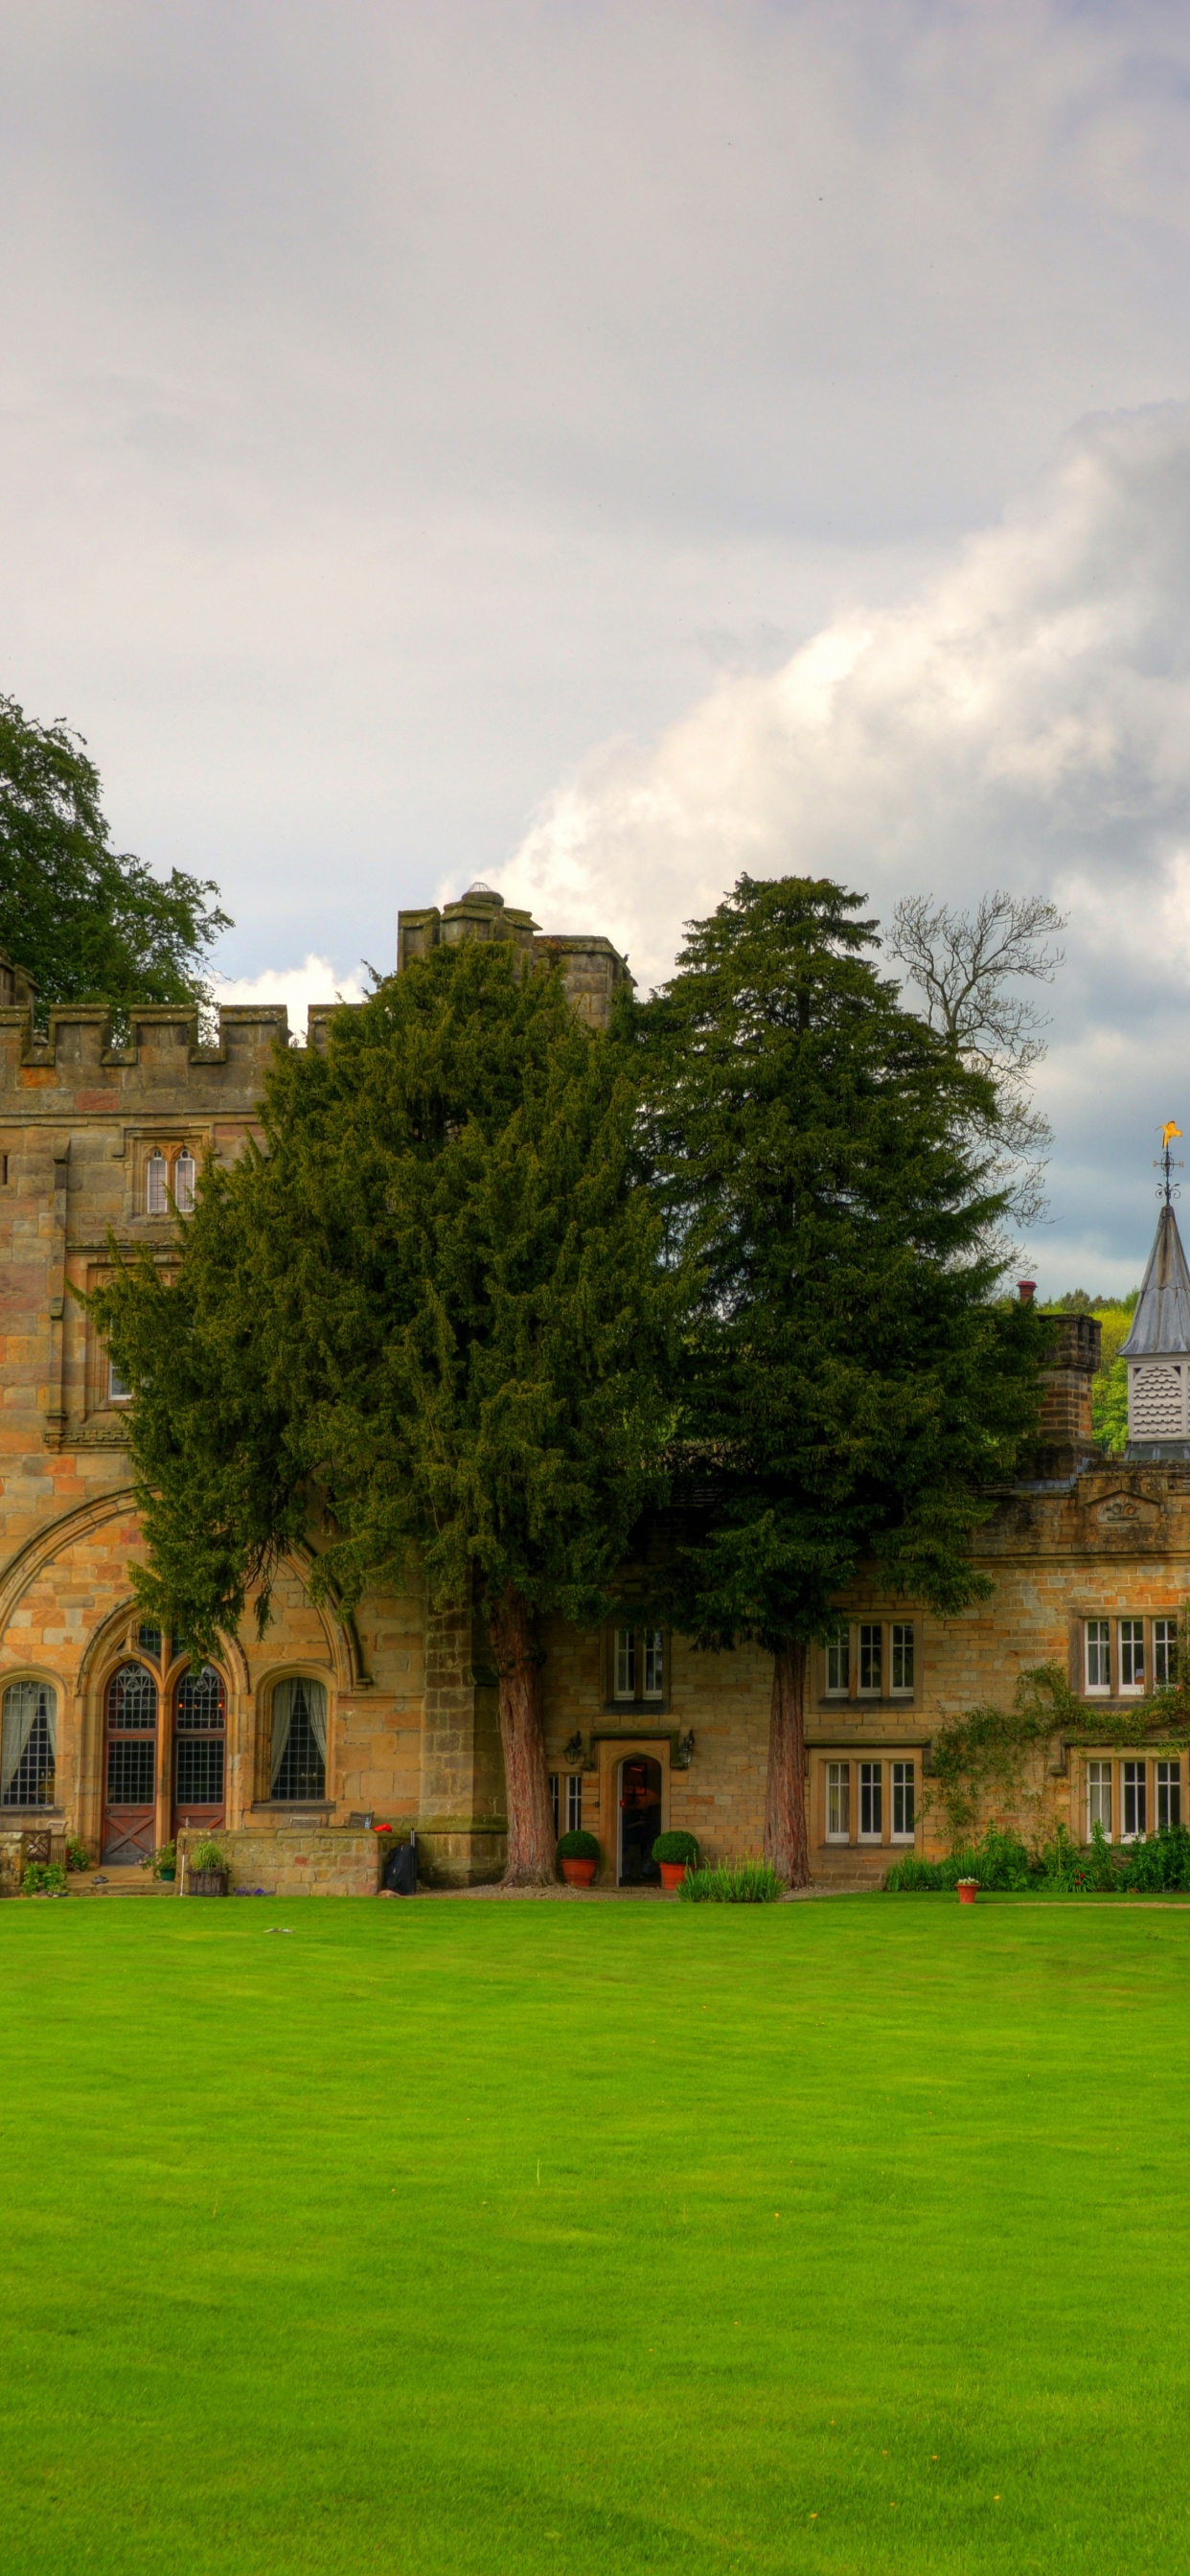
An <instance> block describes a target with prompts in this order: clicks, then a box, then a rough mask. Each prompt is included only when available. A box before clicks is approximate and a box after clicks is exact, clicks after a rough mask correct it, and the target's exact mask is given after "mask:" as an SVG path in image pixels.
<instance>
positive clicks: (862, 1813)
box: [859, 1762, 884, 1843]
mask: <svg viewBox="0 0 1190 2576" xmlns="http://www.w3.org/2000/svg"><path fill="white" fill-rule="evenodd" d="M883 1835H884V1778H883V1764H882V1763H879V1762H861V1764H860V1766H859V1838H860V1841H861V1843H878V1842H880V1841H882V1839H883Z"/></svg>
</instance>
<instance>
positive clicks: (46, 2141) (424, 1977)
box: [0, 1897, 1190, 2576]
mask: <svg viewBox="0 0 1190 2576" xmlns="http://www.w3.org/2000/svg"><path fill="white" fill-rule="evenodd" d="M274 1924H276V1925H281V1924H287V1925H291V1926H292V1930H291V1931H290V1932H289V1933H288V1934H287V1935H286V1934H281V1933H279V1932H273V1931H271V1930H270V1926H271V1925H274ZM0 2034H2V2056H0V2067H2V2070H3V2071H2V2076H0V2085H2V2093H0V2136H2V2155H3V2169H4V2172H5V2175H6V2177H7V2214H6V2220H5V2229H4V2235H5V2244H4V2262H3V2293H2V2296H3V2307H2V2309H0V2337H2V2351H0V2471H2V2473H3V2482H4V2483H3V2494H4V2503H3V2507H2V2508H0V2560H2V2563H3V2567H4V2570H5V2576H29V2572H30V2571H34V2570H36V2571H38V2576H41V2571H42V2570H50V2569H53V2570H54V2571H55V2576H57V2571H61V2570H68V2569H72V2568H75V2567H78V2568H84V2569H87V2570H92V2571H96V2576H99V2571H103V2576H107V2572H108V2571H110V2572H111V2576H141V2571H148V2570H152V2571H154V2576H155V2571H157V2570H161V2571H163V2576H164V2571H167V2570H168V2571H169V2576H256V2571H268V2576H306V2571H311V2576H313V2571H316V2570H317V2571H328V2576H330V2572H331V2571H333V2576H338V2571H340V2570H341V2571H344V2576H348V2571H350V2576H369V2571H372V2570H384V2571H389V2570H392V2571H393V2576H397V2571H401V2576H405V2571H411V2576H431V2571H432V2576H439V2571H442V2576H447V2571H449V2576H472V2571H475V2576H480V2571H483V2576H506V2571H507V2576H520V2572H521V2571H522V2570H523V2571H530V2570H532V2571H534V2576H535V2571H537V2570H539V2569H542V2570H546V2569H548V2570H552V2571H558V2572H559V2576H563V2572H564V2576H570V2572H571V2571H573V2576H586V2571H588V2570H599V2571H602V2570H607V2571H609V2576H610V2571H615V2576H632V2571H635V2570H637V2569H645V2568H648V2569H657V2570H669V2569H682V2570H692V2571H698V2576H702V2571H704V2570H706V2571H711V2570H714V2571H720V2570H726V2569H741V2570H752V2569H756V2570H765V2571H768V2570H772V2571H780V2576H785V2571H788V2570H801V2569H807V2570H814V2571H846V2576H881V2571H883V2570H885V2569H892V2568H895V2569H898V2570H904V2571H906V2576H926V2572H927V2571H934V2570H947V2571H949V2570H952V2569H962V2570H964V2571H971V2576H976V2571H980V2576H983V2571H987V2570H995V2571H1003V2576H1021V2571H1026V2570H1034V2569H1036V2570H1038V2571H1044V2576H1061V2572H1062V2571H1064V2570H1073V2569H1077V2570H1079V2571H1080V2576H1084V2571H1085V2576H1115V2571H1117V2570H1119V2571H1125V2570H1127V2571H1129V2576H1136V2571H1141V2570H1148V2569H1153V2570H1158V2569H1159V2570H1161V2571H1162V2576H1170V2572H1171V2571H1176V2570H1177V2569H1179V2568H1181V2567H1184V2566H1185V2565H1186V2563H1187V2557H1188V2554H1190V2506H1188V2503H1187V2493H1186V2490H1187V2472H1186V2446H1187V2426H1188V2421H1190V2403H1188V2402H1190V2358H1188V2336H1187V2326H1188V2323H1190V2170H1188V2162H1187V2141H1188V2137H1190V2047H1188V2042H1190V1912H1187V1911H1179V1910H1173V1909H1171V1910H1164V1909H1159V1908H1156V1907H1152V1908H1146V1907H1141V1906H1136V1907H1130V1908H1125V1907H1119V1906H1110V1905H1109V1906H1095V1905H1078V1904H1067V1905H1065V1906H1063V1907H1058V1906H1029V1905H1024V1904H1022V1905H1013V1904H1011V1903H1006V1904H1003V1905H999V1906H995V1905H984V1906H977V1907H976V1908H975V1909H974V1910H972V1911H963V1910H960V1908H959V1907H958V1906H957V1905H956V1904H954V1903H953V1902H952V1901H951V1900H950V1899H946V1898H930V1897H925V1898H918V1899H915V1898H899V1899H898V1898H888V1899H881V1898H878V1897H876V1898H856V1899H852V1900H840V1901H837V1902H833V1903H830V1904H821V1905H804V1906H780V1907H772V1908H766V1909H760V1908H757V1909H743V1908H741V1909H734V1908H719V1907H705V1908H704V1907H686V1906H678V1905H672V1906H661V1905H641V1906H632V1905H620V1906H616V1905H600V1904H596V1905H589V1906H584V1905H578V1904H574V1905H567V1904H545V1905H534V1904H524V1905H500V1904H495V1905H485V1904H477V1905H466V1904H461V1905H450V1904H431V1903H426V1902H422V1901H418V1902H415V1903H413V1904H402V1905H377V1904H374V1903H372V1904H368V1903H350V1902H343V1901H338V1902H336V1901H332V1900H322V1901H319V1900H317V1899H314V1900H310V1899H306V1900H304V1901H298V1902H296V1903H292V1904H290V1905H288V1906H286V1905H283V1904H281V1903H279V1902H277V1901H273V1900H269V1901H253V1902H233V1903H229V1904H224V1905H218V1904H205V1905H204V1904H199V1903H179V1904H176V1905H170V1904H167V1903H161V1904H152V1903H146V1904H143V1905H135V1904H109V1905H107V1906H104V1905H103V1904H101V1903H100V1904H96V1903H94V1902H93V1901H91V1902H88V1903H78V1904H76V1903H73V1902H72V1903H69V1904H65V1905H63V1904H57V1905H55V1904H44V1905H21V1904H6V1905H3V1906H0Z"/></svg>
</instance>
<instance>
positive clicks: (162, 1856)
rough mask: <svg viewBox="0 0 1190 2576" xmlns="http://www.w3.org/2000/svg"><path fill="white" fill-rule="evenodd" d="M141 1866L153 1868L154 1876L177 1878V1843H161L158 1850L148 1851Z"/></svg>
mask: <svg viewBox="0 0 1190 2576" xmlns="http://www.w3.org/2000/svg"><path fill="white" fill-rule="evenodd" d="M141 1868H142V1869H148V1870H151V1871H152V1873H153V1876H154V1878H167V1879H175V1878H176V1877H177V1875H178V1854H177V1846H176V1844H174V1843H159V1844H158V1846H157V1849H156V1851H151V1852H146V1854H145V1857H144V1859H143V1861H142V1862H141Z"/></svg>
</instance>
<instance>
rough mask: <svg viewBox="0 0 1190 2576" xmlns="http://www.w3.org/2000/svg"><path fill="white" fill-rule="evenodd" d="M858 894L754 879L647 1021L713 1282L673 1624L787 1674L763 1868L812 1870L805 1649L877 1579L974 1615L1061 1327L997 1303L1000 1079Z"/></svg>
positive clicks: (671, 1197)
mask: <svg viewBox="0 0 1190 2576" xmlns="http://www.w3.org/2000/svg"><path fill="white" fill-rule="evenodd" d="M860 900H861V899H860V898H859V897H858V896H855V895H850V894H847V893H845V892H843V890H842V889H841V888H840V887H838V886H836V885H833V884H831V883H830V882H829V881H827V880H821V881H817V882H815V881H812V880H810V879H807V878H800V877H786V878H782V879H779V880H778V881H776V882H775V883H769V884H756V883H754V882H753V881H752V880H751V879H749V878H748V877H741V879H740V881H739V883H738V885H737V886H736V889H735V892H734V894H732V895H730V896H729V897H728V898H727V900H726V901H725V902H724V903H722V904H720V906H719V909H718V911H717V912H716V913H714V914H713V916H712V917H711V919H710V920H708V921H700V922H696V923H694V924H693V925H692V927H691V930H690V934H689V938H688V941H687V945H686V947H685V949H684V950H683V952H682V955H681V958H680V960H679V965H678V971H677V973H676V974H675V975H674V977H673V979H672V981H671V982H670V983H669V984H668V985H667V986H666V987H665V988H664V989H663V990H662V991H661V992H660V993H659V994H658V995H656V996H655V997H654V999H653V1000H652V1001H651V1002H649V1003H646V1004H644V1005H641V1006H640V1007H639V1008H638V1010H637V1012H636V1015H635V1016H636V1028H637V1042H638V1045H639V1047H640V1049H641V1055H642V1062H643V1077H644V1086H645V1096H646V1099H647V1101H648V1105H649V1123H650V1130H651V1143H652V1150H653V1153H654V1156H655V1160H656V1166H657V1171H658V1174H659V1183H660V1187H661V1190H662V1193H663V1195H664V1197H665V1199H666V1201H667V1203H668V1209H669V1222H670V1229H671V1241H672V1243H673V1244H674V1246H675V1247H681V1248H682V1249H683V1251H684V1253H685V1254H686V1255H687V1256H688V1257H689V1258H690V1260H691V1261H692V1262H693V1263H694V1264H696V1265H697V1270H698V1274H699V1279H700V1283H701V1284H700V1295H699V1310H698V1320H697V1330H696V1332H695V1334H694V1336H693V1339H692V1342H691V1344H690V1347H689V1351H688V1354H687V1363H686V1375H685V1430H686V1433H687V1436H688V1449H689V1454H690V1455H691V1457H692V1459H693V1460H694V1461H695V1462H697V1466H698V1476H697V1477H696V1478H694V1479H692V1482H698V1481H702V1482H703V1483H705V1482H706V1480H707V1478H708V1476H709V1477H710V1478H711V1480H712V1481H713V1483H714V1485H715V1488H716V1490H715V1495H714V1500H713V1502H712V1503H711V1504H710V1506H709V1507H708V1508H707V1509H706V1512H705V1517H704V1520H703V1524H702V1527H701V1530H696V1532H695V1534H694V1535H693V1536H692V1537H690V1538H689V1539H688V1541H687V1543H686V1545H685V1547H684V1548H683V1549H682V1550H681V1551H680V1553H679V1561H678V1567H677V1572H676V1574H675V1577H674V1581H675V1616H676V1617H677V1619H678V1622H679V1624H680V1625H681V1626H682V1627H684V1628H685V1629H686V1630H687V1632H688V1633H690V1634H691V1635H693V1636H694V1637H695V1639H696V1640H697V1642H698V1643H699V1644H701V1645H704V1646H710V1647H714V1646H720V1645H724V1644H727V1643H730V1642H732V1641H733V1640H735V1639H738V1638H751V1639H753V1640H755V1641H756V1642H758V1643H759V1644H760V1645H762V1646H764V1647H766V1648H767V1649H768V1650H769V1651H770V1653H771V1654H772V1656H773V1685H772V1711H771V1724H770V1737H769V1763H768V1791H767V1807H766V1821H765V1850H766V1855H767V1857H768V1858H769V1859H770V1860H771V1861H773V1863H774V1864H775V1866H776V1867H777V1868H778V1869H779V1870H780V1871H781V1873H782V1875H783V1876H784V1877H785V1878H787V1879H788V1880H790V1881H791V1882H792V1884H794V1885H801V1884H804V1882H805V1880H806V1878H807V1876H808V1848H807V1832H806V1815H805V1794H804V1784H803V1767H804V1749H803V1748H804V1708H805V1683H806V1665H807V1653H808V1649H809V1648H810V1646H811V1645H812V1644H813V1642H814V1641H815V1640H816V1639H822V1638H824V1637H826V1636H827V1635H829V1634H830V1632H831V1630H832V1629H833V1627H834V1626H835V1625H836V1624H837V1620H838V1610H837V1606H836V1605H837V1603H838V1600H839V1596H840V1594H841V1593H843V1592H844V1591H846V1590H847V1589H848V1588H850V1587H851V1586H852V1585H853V1584H854V1583H855V1581H856V1579H857V1576H858V1575H859V1574H860V1572H861V1570H862V1569H865V1568H869V1569H871V1570H872V1571H873V1572H874V1578H875V1581H876V1583H877V1584H878V1585H879V1587H880V1589H881V1590H886V1589H888V1588H892V1589H894V1590H897V1591H902V1592H904V1593H905V1594H907V1595H908V1596H909V1597H910V1598H912V1599H913V1600H916V1601H918V1602H922V1603H925V1604H928V1605H929V1606H931V1607H933V1608H934V1609H936V1610H938V1611H940V1612H942V1613H944V1614H949V1613H953V1612H955V1611H957V1610H959V1609H960V1608H961V1607H962V1606H963V1604H964V1603H965V1602H968V1601H970V1600H972V1599H973V1598H977V1597H979V1596H980V1595H981V1594H983V1593H986V1592H987V1591H988V1590H989V1589H990V1586H989V1585H988V1583H987V1581H986V1579H985V1578H983V1577H981V1576H980V1575H979V1574H977V1573H976V1572H975V1570H974V1569H973V1567H972V1564H971V1561H970V1553H969V1551H970V1542H971V1538H972V1535H973V1533H974V1530H975V1528H976V1526H977V1524H978V1523H979V1521H980V1520H981V1519H982V1518H983V1516H984V1514H985V1512H986V1511H987V1510H988V1509H989V1508H990V1506H989V1505H988V1504H987V1503H986V1502H985V1501H984V1499H983V1489H984V1488H985V1486H986V1485H987V1483H988V1481H989V1479H990V1478H991V1477H993V1476H995V1475H996V1474H997V1473H999V1472H1002V1471H1003V1470H1004V1469H1005V1468H1006V1467H1007V1466H1008V1465H1009V1464H1010V1462H1011V1461H1012V1459H1013V1457H1014V1455H1015V1452H1016V1449H1017V1446H1018V1444H1019V1442H1020V1441H1021V1440H1022V1438H1023V1437H1024V1436H1026V1435H1027V1433H1028V1432H1029V1430H1030V1429H1031V1428H1032V1426H1033V1425H1034V1423H1035V1421H1036V1414H1037V1406H1038V1386H1037V1362H1038V1359H1039V1357H1040V1355H1041V1353H1042V1352H1043V1351H1044V1349H1045V1347H1046V1345H1047V1343H1048V1340H1049V1337H1050V1332H1051V1328H1050V1327H1049V1326H1047V1325H1046V1324H1045V1322H1044V1321H1043V1320H1042V1319H1041V1318H1040V1317H1039V1316H1038V1315H1037V1314H1036V1312H1035V1311H1034V1310H1032V1309H1030V1308H1028V1307H1024V1306H1020V1305H1018V1304H1016V1303H1013V1304H1012V1305H1011V1306H997V1305H996V1304H995V1303H994V1302H993V1292H994V1290H995V1287H996V1282H997V1276H998V1267H997V1262H996V1259H995V1256H994V1254H992V1253H990V1252H989V1250H988V1248H987V1246H988V1240H989V1237H991V1236H992V1235H994V1231H995V1228H996V1225H997V1223H998V1221H999V1218H1000V1215H1001V1211H1002V1208H1003V1198H1002V1196H1001V1195H1000V1194H999V1193H998V1192H996V1191H994V1190H989V1189H988V1188H987V1186H986V1181H985V1176H984V1173H983V1170H982V1169H981V1165H980V1161H979V1159H978V1156H977V1155H976V1154H975V1153H974V1150H973V1146H972V1138H973V1136H974V1134H975V1133H976V1132H977V1130H978V1129H979V1128H980V1126H983V1127H992V1126H994V1117H995V1100H994V1093H993V1090H992V1086H991V1084H990V1082H989V1081H988V1079H987V1077H986V1076H985V1075H982V1074H980V1073H977V1072H975V1071H973V1070H972V1069H971V1068H970V1067H969V1066H968V1065H967V1064H966V1063H965V1062H964V1061H963V1057H962V1054H961V1052H960V1050H959V1049H958V1047H957V1046H956V1045H954V1044H953V1043H952V1042H951V1041H950V1040H949V1039H947V1038H946V1037H945V1036H942V1035H938V1034H935V1033H934V1032H933V1031H931V1030H930V1029H929V1028H928V1027H927V1026H926V1025H925V1023H924V1022H923V1021H922V1020H920V1019H918V1018H917V1017H915V1016H914V1015H912V1014H911V1013H909V1012H907V1011H905V1010H904V1009H902V1008H901V1007H900V1006H899V1004H898V1001H897V997H896V987H895V986H894V985H893V984H891V983H889V982H887V981H884V980H882V978H881V977H880V976H879V975H878V974H877V973H876V971H875V969H874V967H873V965H872V964H871V962H870V960H869V958H868V957H867V956H866V955H865V953H864V952H865V951H866V950H868V949H870V947H871V946H872V945H873V933H874V925H873V924H872V923H871V922H869V921H862V920H857V919H856V918H855V915H856V914H857V912H858V911H859V909H860Z"/></svg>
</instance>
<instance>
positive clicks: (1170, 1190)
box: [1154, 1118, 1185, 1207]
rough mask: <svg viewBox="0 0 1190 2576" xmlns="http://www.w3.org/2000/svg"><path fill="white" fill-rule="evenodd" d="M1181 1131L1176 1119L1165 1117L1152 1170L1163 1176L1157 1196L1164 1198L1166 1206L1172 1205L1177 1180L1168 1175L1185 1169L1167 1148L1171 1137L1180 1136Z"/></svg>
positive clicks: (1175, 1195)
mask: <svg viewBox="0 0 1190 2576" xmlns="http://www.w3.org/2000/svg"><path fill="white" fill-rule="evenodd" d="M1181 1133H1182V1131H1181V1128H1180V1127H1179V1126H1178V1124H1177V1122H1176V1120H1175V1119H1173V1118H1167V1119H1166V1122H1165V1125H1164V1127H1163V1128H1162V1130H1161V1154H1160V1159H1159V1161H1158V1162H1157V1163H1156V1164H1155V1165H1154V1170H1155V1171H1158V1172H1162V1173H1163V1174H1164V1176H1165V1177H1164V1179H1163V1181H1162V1182H1161V1183H1160V1185H1159V1187H1158V1191H1157V1196H1158V1198H1164V1200H1165V1204H1166V1206H1167V1207H1172V1205H1173V1202H1174V1200H1175V1198H1176V1197H1177V1194H1178V1185H1177V1182H1176V1181H1174V1180H1171V1178H1170V1175H1171V1173H1173V1172H1180V1171H1183V1170H1184V1169H1185V1166H1184V1164H1182V1163H1175V1161H1174V1159H1173V1156H1172V1154H1171V1153H1170V1150H1169V1148H1170V1143H1171V1140H1172V1138H1173V1137H1175V1136H1177V1137H1179V1138H1180V1136H1181Z"/></svg>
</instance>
